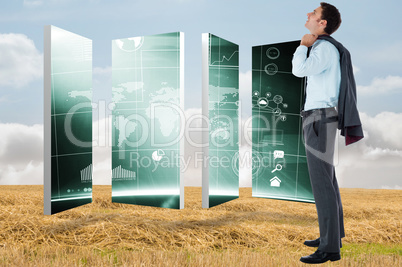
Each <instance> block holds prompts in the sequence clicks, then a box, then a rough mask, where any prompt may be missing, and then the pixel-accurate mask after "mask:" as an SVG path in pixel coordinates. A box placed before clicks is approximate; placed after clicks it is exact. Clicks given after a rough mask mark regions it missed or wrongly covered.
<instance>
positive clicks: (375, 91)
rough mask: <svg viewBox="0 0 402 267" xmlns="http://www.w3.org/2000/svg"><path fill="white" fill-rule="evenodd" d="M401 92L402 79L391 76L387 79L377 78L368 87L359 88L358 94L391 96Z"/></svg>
mask: <svg viewBox="0 0 402 267" xmlns="http://www.w3.org/2000/svg"><path fill="white" fill-rule="evenodd" d="M401 90H402V77H401V76H391V75H389V76H387V77H385V78H380V77H376V78H374V79H373V81H372V82H371V84H370V85H368V86H361V85H358V86H357V91H358V93H359V94H362V95H363V94H364V95H379V94H391V93H394V92H397V91H399V92H400V91H401Z"/></svg>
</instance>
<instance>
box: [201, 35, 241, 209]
mask: <svg viewBox="0 0 402 267" xmlns="http://www.w3.org/2000/svg"><path fill="white" fill-rule="evenodd" d="M202 73H203V74H202V75H203V77H202V94H203V98H202V110H203V116H204V117H205V118H208V120H207V121H208V131H204V132H203V144H204V146H205V144H208V145H207V146H205V147H204V149H203V152H204V164H203V169H202V207H203V208H210V207H213V206H216V205H219V204H222V203H224V202H227V201H230V200H233V199H236V198H238V197H239V46H238V45H237V44H234V43H232V42H229V41H227V40H225V39H222V38H219V37H217V36H215V35H213V34H210V33H204V34H203V35H202Z"/></svg>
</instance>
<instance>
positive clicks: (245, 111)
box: [239, 70, 251, 117]
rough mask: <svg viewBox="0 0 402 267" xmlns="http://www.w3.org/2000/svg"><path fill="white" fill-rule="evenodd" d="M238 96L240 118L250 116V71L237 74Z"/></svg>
mask: <svg viewBox="0 0 402 267" xmlns="http://www.w3.org/2000/svg"><path fill="white" fill-rule="evenodd" d="M239 95H240V103H241V109H242V110H241V113H242V114H241V116H242V117H245V116H246V117H249V116H251V70H249V71H247V72H239Z"/></svg>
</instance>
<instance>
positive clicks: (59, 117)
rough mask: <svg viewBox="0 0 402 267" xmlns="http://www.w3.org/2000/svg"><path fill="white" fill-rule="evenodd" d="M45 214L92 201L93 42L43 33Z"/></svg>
mask: <svg viewBox="0 0 402 267" xmlns="http://www.w3.org/2000/svg"><path fill="white" fill-rule="evenodd" d="M44 40H45V42H44V61H45V62H44V63H45V68H44V69H45V71H44V109H45V110H44V213H45V214H47V215H50V214H54V213H57V212H60V211H63V210H66V209H70V208H73V207H77V206H80V205H83V204H86V203H90V202H92V105H91V102H92V41H91V40H90V39H87V38H85V37H82V36H80V35H77V34H74V33H71V32H68V31H65V30H63V29H60V28H57V27H54V26H45V32H44Z"/></svg>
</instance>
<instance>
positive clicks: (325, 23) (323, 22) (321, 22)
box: [320, 19, 327, 29]
mask: <svg viewBox="0 0 402 267" xmlns="http://www.w3.org/2000/svg"><path fill="white" fill-rule="evenodd" d="M320 25H321V26H323V27H324V29H325V27H327V21H326V20H325V19H322V20H321V21H320Z"/></svg>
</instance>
